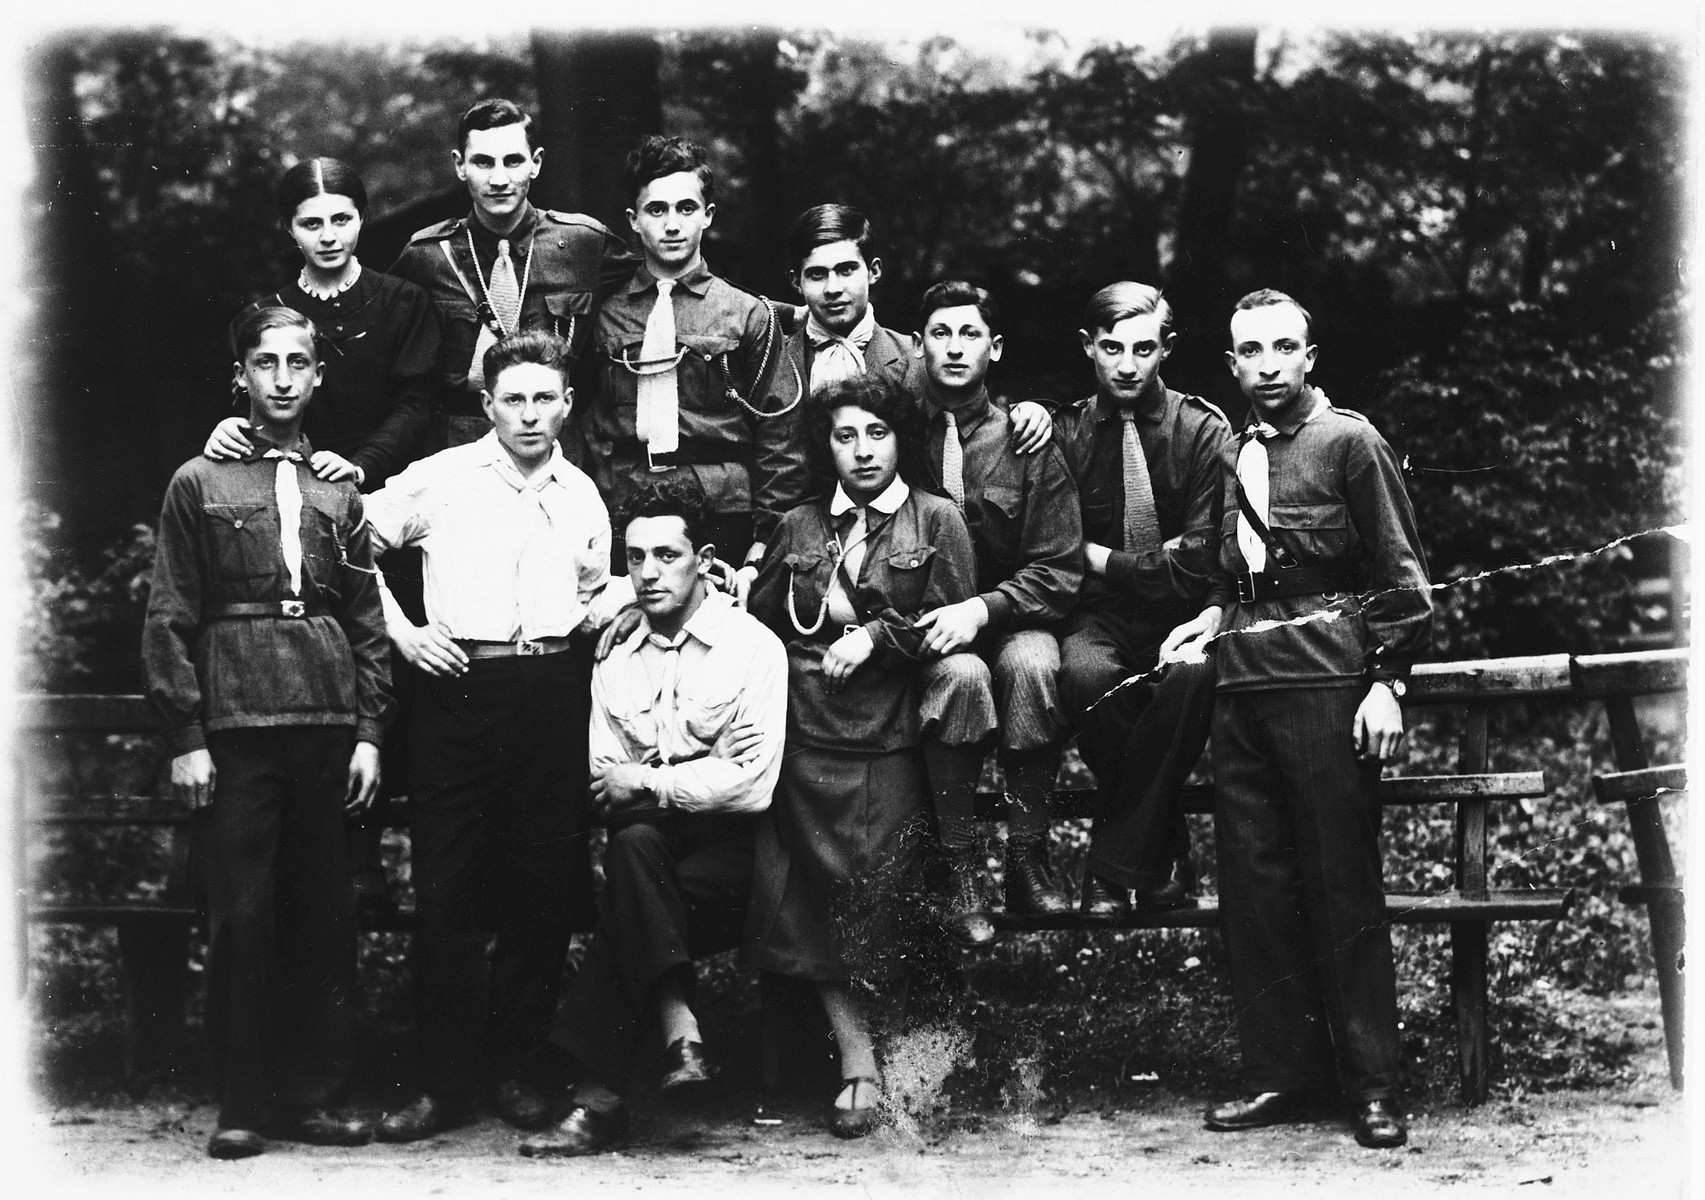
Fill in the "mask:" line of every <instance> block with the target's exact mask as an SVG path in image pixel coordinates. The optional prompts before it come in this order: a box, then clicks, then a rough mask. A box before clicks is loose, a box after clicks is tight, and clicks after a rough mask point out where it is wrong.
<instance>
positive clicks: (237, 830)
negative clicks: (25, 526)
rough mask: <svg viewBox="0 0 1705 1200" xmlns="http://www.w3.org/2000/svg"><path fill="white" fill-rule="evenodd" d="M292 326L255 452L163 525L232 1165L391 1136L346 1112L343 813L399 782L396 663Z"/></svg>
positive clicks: (266, 331) (268, 312)
mask: <svg viewBox="0 0 1705 1200" xmlns="http://www.w3.org/2000/svg"><path fill="white" fill-rule="evenodd" d="M314 336H315V335H314V327H313V325H312V324H311V323H310V322H309V321H308V319H307V318H306V317H304V316H302V315H301V314H300V313H297V312H295V311H294V310H292V309H288V308H266V309H257V310H253V311H251V312H249V313H248V314H247V315H246V316H245V317H244V318H243V319H242V320H241V321H239V322H238V324H237V328H236V330H235V333H234V347H235V350H236V352H237V355H238V362H237V382H238V384H239V385H241V386H242V387H243V388H244V389H245V391H246V392H247V393H248V396H249V422H250V425H251V435H252V438H253V443H254V448H253V449H252V450H251V451H250V452H249V454H248V455H246V456H245V457H244V458H242V459H240V460H237V461H227V462H211V461H209V460H207V459H204V458H196V459H192V460H191V461H190V462H188V463H185V464H184V465H183V466H182V467H181V468H179V470H178V472H177V474H176V475H174V476H173V477H172V482H171V484H170V485H169V486H168V487H167V489H166V498H165V503H164V505H163V506H162V508H161V511H160V537H159V552H158V555H157V557H156V559H155V563H154V576H153V588H152V591H151V592H150V594H149V597H148V617H147V621H146V623H145V625H144V626H143V631H142V668H143V674H144V676H145V678H146V679H147V684H148V692H149V695H150V697H151V698H152V699H153V701H154V703H155V705H156V707H157V708H158V709H159V710H160V713H161V716H162V723H163V727H164V729H165V732H166V739H167V742H168V744H169V745H170V746H171V748H172V752H173V754H174V755H175V757H174V758H173V759H172V768H171V771H172V789H173V791H174V792H175V793H176V794H177V795H178V796H179V797H180V798H182V799H184V800H187V801H188V802H189V803H190V804H192V805H193V806H194V808H195V809H196V814H195V820H196V839H197V846H198V852H199V853H200V854H201V856H202V857H203V859H204V860H205V863H206V885H207V922H208V930H207V933H208V961H207V1012H208V1018H207V1031H208V1043H209V1046H210V1048H211V1050H212V1053H213V1059H214V1064H215V1074H216V1078H217V1087H218V1093H219V1102H220V1107H219V1124H218V1128H217V1129H215V1130H214V1133H213V1136H212V1139H211V1140H210V1141H209V1142H208V1147H207V1151H208V1153H209V1154H210V1155H212V1156H213V1157H214V1158H246V1157H248V1156H250V1155H253V1154H259V1153H260V1152H261V1151H262V1150H264V1149H265V1142H264V1140H263V1139H262V1135H261V1130H263V1129H267V1128H269V1127H271V1128H273V1129H275V1131H276V1132H277V1133H279V1134H280V1135H281V1136H284V1137H288V1138H292V1139H295V1140H298V1141H306V1142H315V1143H320V1144H325V1145H357V1144H359V1143H362V1142H365V1141H367V1140H368V1139H369V1138H370V1137H371V1136H372V1130H371V1129H370V1128H369V1127H368V1126H367V1125H366V1124H365V1123H363V1122H359V1121H350V1120H345V1119H343V1118H340V1117H338V1116H336V1115H335V1114H333V1113H331V1112H329V1111H328V1110H327V1108H326V1106H327V1105H328V1104H330V1103H334V1102H336V1101H337V1099H338V1098H339V1096H340V1094H341V1093H342V1091H343V1089H344V1088H345V1087H347V1085H348V1083H349V1074H350V1070H351V1067H352V1066H353V1062H354V1030H353V1025H352V1017H353V1013H352V1011H351V1005H352V1001H353V998H354V992H355V935H356V929H355V900H354V895H353V893H352V892H351V890H350V868H349V855H348V848H347V845H346V842H345V838H344V830H343V811H344V808H345V807H348V808H350V809H357V808H364V807H366V806H367V805H368V804H370V803H371V802H372V799H373V796H374V793H375V792H376V791H377V789H378V786H379V741H380V736H381V731H382V729H383V727H384V722H385V720H386V719H387V717H388V716H389V713H388V708H389V702H390V697H389V683H390V654H389V650H388V648H387V647H386V645H385V641H384V618H383V616H382V614H381V612H380V607H379V590H378V587H377V586H376V584H375V582H374V572H373V553H372V547H371V544H370V543H369V541H368V537H367V530H366V527H365V525H364V524H363V522H362V505H361V497H360V496H359V495H358V494H357V493H356V490H355V485H354V484H353V483H348V482H342V483H328V482H326V481H325V480H322V479H320V478H318V477H317V476H316V474H315V473H314V471H313V470H312V469H311V468H310V467H309V465H308V460H309V459H310V458H311V457H312V455H313V453H314V450H313V447H312V446H310V445H309V444H308V441H307V439H306V438H304V437H302V418H303V415H304V413H305V412H306V410H307V407H308V404H309V402H310V401H311V400H312V399H313V395H314V388H315V386H316V385H317V384H318V382H319V377H320V374H321V365H320V363H319V361H318V359H317V357H316V355H315V350H314Z"/></svg>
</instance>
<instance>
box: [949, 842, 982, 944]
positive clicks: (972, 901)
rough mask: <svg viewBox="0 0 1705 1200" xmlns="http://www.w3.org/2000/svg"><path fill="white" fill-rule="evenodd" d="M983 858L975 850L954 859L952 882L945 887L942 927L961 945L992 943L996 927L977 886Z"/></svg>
mask: <svg viewBox="0 0 1705 1200" xmlns="http://www.w3.org/2000/svg"><path fill="white" fill-rule="evenodd" d="M981 867H982V855H981V854H980V853H978V852H977V851H976V850H975V849H972V850H967V851H961V852H956V853H955V854H954V856H953V865H952V867H951V868H950V869H951V870H952V872H953V882H952V883H951V884H950V885H949V887H948V893H947V899H946V904H945V908H946V912H945V914H944V915H943V917H942V927H943V928H944V929H946V930H947V933H948V936H950V937H951V938H953V940H954V941H956V942H958V943H959V944H960V945H961V946H966V947H976V946H986V945H988V944H989V943H990V942H992V941H994V940H995V925H994V922H993V921H991V920H989V910H988V908H987V907H986V906H985V905H984V904H983V897H982V893H981V891H980V890H979V889H978V887H977V872H978V870H980V869H981Z"/></svg>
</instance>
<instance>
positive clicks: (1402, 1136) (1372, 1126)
mask: <svg viewBox="0 0 1705 1200" xmlns="http://www.w3.org/2000/svg"><path fill="white" fill-rule="evenodd" d="M1356 1140H1357V1141H1358V1142H1360V1143H1361V1144H1362V1145H1364V1146H1367V1147H1369V1148H1370V1149H1373V1150H1387V1149H1390V1148H1391V1147H1393V1146H1401V1145H1402V1144H1403V1143H1404V1142H1406V1141H1408V1140H1409V1126H1408V1123H1407V1122H1405V1121H1404V1120H1403V1114H1402V1113H1400V1112H1398V1111H1397V1105H1396V1104H1395V1103H1394V1102H1393V1101H1390V1100H1369V1101H1367V1102H1366V1103H1365V1104H1363V1105H1362V1106H1361V1109H1360V1110H1359V1111H1358V1112H1357V1113H1356Z"/></svg>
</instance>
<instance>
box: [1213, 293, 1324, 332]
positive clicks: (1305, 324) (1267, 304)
mask: <svg viewBox="0 0 1705 1200" xmlns="http://www.w3.org/2000/svg"><path fill="white" fill-rule="evenodd" d="M1279 304H1288V305H1290V306H1291V307H1292V308H1294V309H1296V310H1297V311H1298V312H1299V313H1301V314H1302V336H1303V337H1304V338H1308V337H1311V336H1312V335H1313V329H1314V318H1313V317H1311V316H1309V315H1308V309H1306V308H1304V307H1303V306H1302V305H1300V304H1298V303H1297V302H1296V301H1295V300H1294V299H1292V298H1291V297H1290V296H1287V295H1285V293H1283V292H1281V291H1279V290H1277V289H1276V288H1262V289H1261V290H1260V291H1257V292H1250V293H1249V294H1248V295H1247V296H1245V297H1244V298H1243V299H1241V300H1239V301H1238V302H1237V303H1236V304H1234V305H1232V308H1231V311H1232V313H1233V314H1236V313H1240V312H1245V311H1247V310H1248V309H1251V308H1272V307H1274V306H1275V305H1279Z"/></svg>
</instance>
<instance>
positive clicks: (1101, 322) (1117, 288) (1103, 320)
mask: <svg viewBox="0 0 1705 1200" xmlns="http://www.w3.org/2000/svg"><path fill="white" fill-rule="evenodd" d="M1152 312H1158V313H1159V314H1160V336H1161V338H1162V340H1164V339H1165V338H1166V335H1167V334H1169V333H1171V332H1172V305H1170V304H1168V303H1167V302H1166V297H1165V296H1164V295H1162V294H1161V290H1160V289H1159V288H1157V287H1150V286H1149V285H1148V284H1146V283H1135V282H1132V281H1131V280H1129V279H1126V280H1121V281H1120V282H1118V283H1110V284H1108V285H1107V286H1106V287H1104V288H1102V289H1101V290H1100V291H1099V292H1096V293H1095V295H1093V296H1091V297H1090V298H1089V303H1088V304H1087V305H1085V306H1084V310H1083V328H1084V331H1085V332H1086V333H1091V334H1093V333H1095V332H1096V331H1097V330H1100V329H1112V328H1113V326H1115V325H1117V324H1118V323H1119V322H1120V321H1123V320H1125V319H1126V318H1127V317H1146V316H1148V315H1149V314H1150V313H1152Z"/></svg>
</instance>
